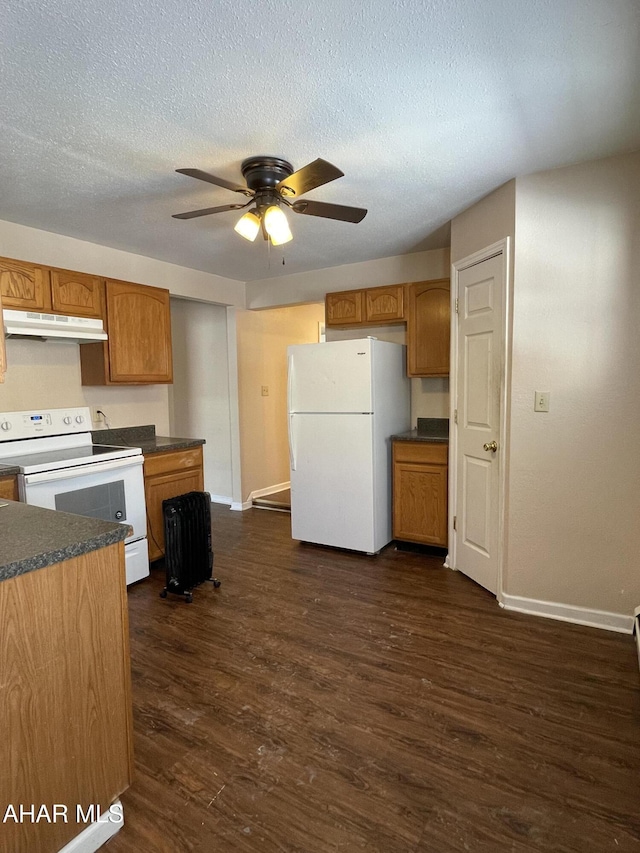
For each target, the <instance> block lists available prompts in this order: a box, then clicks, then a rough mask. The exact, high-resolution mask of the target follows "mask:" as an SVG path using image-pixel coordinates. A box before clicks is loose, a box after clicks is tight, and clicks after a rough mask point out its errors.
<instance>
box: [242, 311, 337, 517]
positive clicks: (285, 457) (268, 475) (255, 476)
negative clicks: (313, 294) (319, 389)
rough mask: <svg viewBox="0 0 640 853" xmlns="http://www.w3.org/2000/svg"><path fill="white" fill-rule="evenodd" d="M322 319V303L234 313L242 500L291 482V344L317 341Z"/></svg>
mask: <svg viewBox="0 0 640 853" xmlns="http://www.w3.org/2000/svg"><path fill="white" fill-rule="evenodd" d="M323 321H324V303H322V304H317V303H316V304H313V305H299V306H296V307H291V308H279V309H274V310H270V311H238V312H237V314H236V324H237V325H236V330H237V341H238V388H239V391H238V394H239V408H240V447H241V458H242V498H243V500H244V501H246V500H248V499H249V495H250V494H251V492H254V491H258V490H261V489H268V488H270V487H271V486H275V485H277V484H279V483H286V482H288V480H289V445H288V436H287V346H288V345H289V344H299V343H312V342H314V341H317V340H318V323H319V322H323ZM263 385H267V386H268V387H269V396H268V397H263V396H262V394H261V387H262V386H263Z"/></svg>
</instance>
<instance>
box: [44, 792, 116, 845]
mask: <svg viewBox="0 0 640 853" xmlns="http://www.w3.org/2000/svg"><path fill="white" fill-rule="evenodd" d="M113 805H114V806H118V807H119V814H121V815H122V820H115V816H116V815H115V814H114V815H113V818H114V819H113V820H108V819H107V813H106V812H105V814H104V815H103V816H102V817H103V819H102V820H96V821H94V822H93V823H90V824H89V826H87V828H86V829H83V830H82V832H81V833H80V834H79V835H76V837H75V838H72V839H71V841H70V842H69V843H68V844H65V846H64V847H63V848H62V850H60V851H59V853H95V851H96V850H99V849H100V848H101V847H102V845H103V844H106V843H107V841H108V840H109V839H110V838H112V837H113V836H114V835H115V834H116V833H117V832H120V830H121V829H122V827H123V826H124V810H123V808H122V803H121V802H120V800H116V801H115V802H114V803H113Z"/></svg>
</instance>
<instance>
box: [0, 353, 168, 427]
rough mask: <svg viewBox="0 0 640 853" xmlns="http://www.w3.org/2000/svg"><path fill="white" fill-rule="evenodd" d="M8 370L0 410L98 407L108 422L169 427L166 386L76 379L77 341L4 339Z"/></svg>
mask: <svg viewBox="0 0 640 853" xmlns="http://www.w3.org/2000/svg"><path fill="white" fill-rule="evenodd" d="M7 363H8V369H7V375H6V379H5V384H4V385H0V411H2V412H13V411H21V410H23V409H38V408H43V407H50V408H54V407H58V408H60V407H64V406H98V407H99V408H101V409H103V410H104V412H105V413H106V415H107V417H108V418H109V421H110V423H111V426H113V427H121V426H139V425H141V424H155V425H156V427H157V430H158V432H159V433H163V432H164V433H166V432H167V431H168V429H169V407H168V389H167V386H166V385H140V386H136V387H135V388H134V387H128V388H127V387H125V388H116V387H113V386H109V387H91V388H86V387H83V386H82V385H81V384H80V348H79V346H78V345H77V344H68V343H65V344H61V343H51V342H42V341H35V340H34V341H27V340H12V339H9V340H8V341H7Z"/></svg>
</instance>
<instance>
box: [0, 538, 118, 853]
mask: <svg viewBox="0 0 640 853" xmlns="http://www.w3.org/2000/svg"><path fill="white" fill-rule="evenodd" d="M0 632H2V637H3V638H4V641H3V642H2V643H0V672H1V673H2V680H1V681H2V683H1V684H0V719H1V720H2V727H3V734H4V737H3V738H2V744H1V745H0V766H1V767H2V772H0V801H1V802H2V803H3V805H2V809H3V814H4V810H5V809H6V808H7V806H8V804H12V805H13V806H14V808H15V809H16V811H17V810H18V809H19V807H20V804H23V806H24V808H25V809H29V808H31V805H32V804H35V809H36V814H37V813H38V810H39V809H40V807H41V806H44V805H46V806H47V808H48V809H49V814H50V815H51V814H52V812H51V809H52V808H53V804H58V805H59V806H61V807H66V814H67V818H68V819H67V821H64V820H62V819H61V814H62V812H58V820H57V821H55V822H53V821H48V820H47V819H46V817H43V815H40V819H39V820H37V821H32V820H30V819H29V818H27V819H25V820H23V821H20V822H15V821H14V820H12V819H10V820H7V821H5V823H4V824H3V825H2V828H1V829H0V839H1V840H0V849H1V850H3V851H11V853H51V851H56V850H60V849H61V848H62V847H64V846H65V845H66V844H67V843H68V842H69V841H71V839H72V838H75V836H77V835H78V834H79V833H81V832H82V831H83V830H85V829H86V827H87V825H86V824H85V823H84V822H83V821H82V820H81V819H80V820H78V813H77V806H78V805H80V806H81V807H82V809H83V810H84V811H85V812H86V810H87V809H88V807H89V806H90V805H91V804H94V809H95V805H98V804H99V806H100V809H101V812H102V813H103V815H104V814H105V813H106V812H107V811H108V809H109V806H110V805H111V804H112V803H113V802H114V800H116V799H117V798H118V797H119V796H120V794H121V793H122V792H123V791H125V790H126V789H127V788H128V787H129V785H130V784H131V778H132V772H133V749H132V713H131V709H132V705H131V674H130V667H131V662H130V655H129V623H128V611H127V593H126V587H125V568H124V545H123V543H122V542H119V543H117V544H114V545H109V546H108V547H106V548H101V549H99V550H97V551H91V552H89V553H87V554H82V555H81V556H79V557H74V558H72V559H70V560H66V561H65V562H63V563H56V564H54V565H51V566H47V567H45V568H42V569H37V570H35V571H31V572H27V573H26V574H23V575H19V576H18V577H14V578H10V579H9V580H4V581H2V583H0ZM78 849H80V847H79V848H78ZM83 849H85V848H83ZM91 849H94V848H91Z"/></svg>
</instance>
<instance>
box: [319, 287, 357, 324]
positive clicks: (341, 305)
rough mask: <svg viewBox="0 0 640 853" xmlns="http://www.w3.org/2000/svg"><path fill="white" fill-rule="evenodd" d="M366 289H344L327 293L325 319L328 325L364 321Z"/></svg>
mask: <svg viewBox="0 0 640 853" xmlns="http://www.w3.org/2000/svg"><path fill="white" fill-rule="evenodd" d="M363 303H364V291H362V290H343V291H340V292H339V293H327V295H326V297H325V320H326V324H327V326H351V325H354V324H357V323H362V321H363V319H364V312H363Z"/></svg>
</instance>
